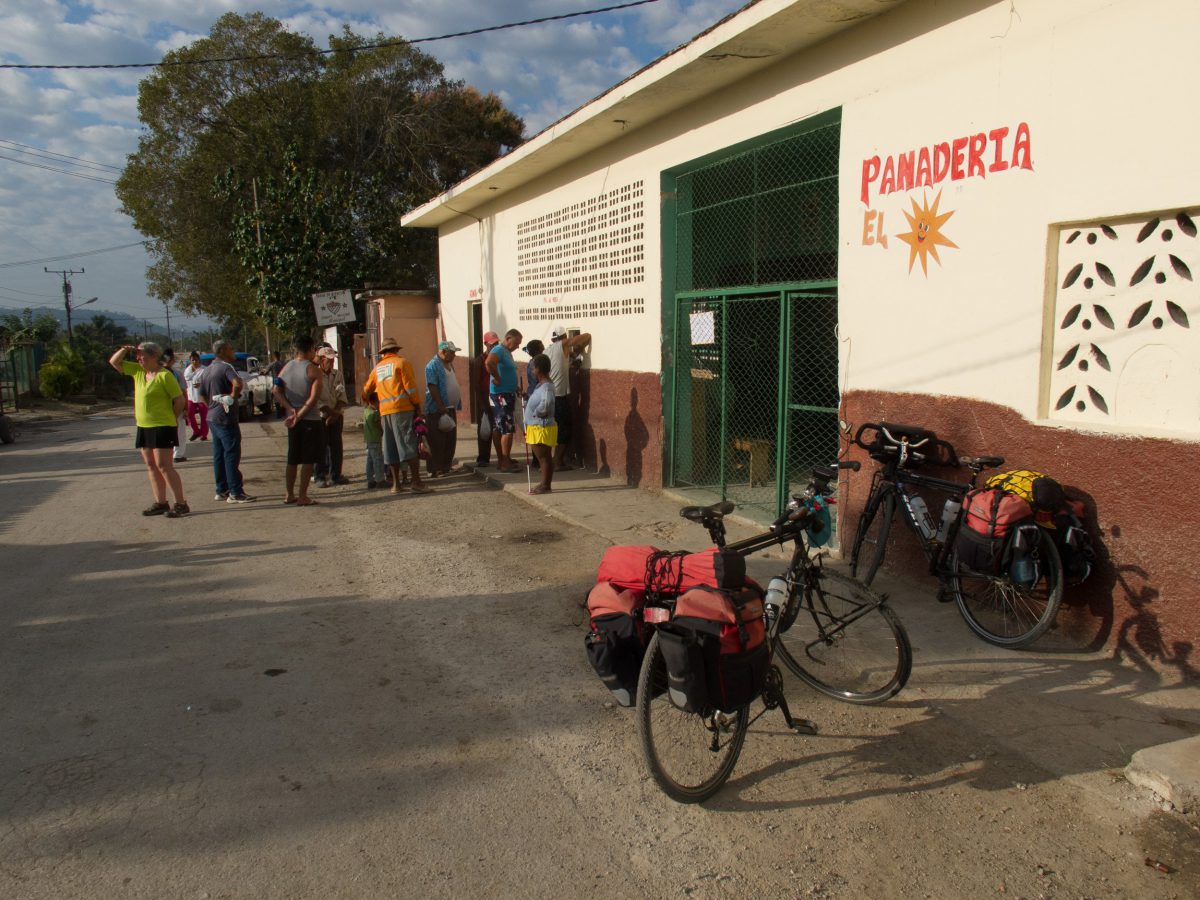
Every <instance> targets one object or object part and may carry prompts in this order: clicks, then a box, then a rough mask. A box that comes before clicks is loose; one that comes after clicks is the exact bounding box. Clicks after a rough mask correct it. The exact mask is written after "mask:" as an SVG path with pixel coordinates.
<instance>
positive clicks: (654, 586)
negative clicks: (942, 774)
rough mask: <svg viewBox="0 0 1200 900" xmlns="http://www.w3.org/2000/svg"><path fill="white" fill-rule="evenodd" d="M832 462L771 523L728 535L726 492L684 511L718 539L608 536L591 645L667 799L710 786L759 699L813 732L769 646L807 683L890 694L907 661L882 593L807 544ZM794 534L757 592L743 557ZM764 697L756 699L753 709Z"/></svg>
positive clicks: (696, 794)
mask: <svg viewBox="0 0 1200 900" xmlns="http://www.w3.org/2000/svg"><path fill="white" fill-rule="evenodd" d="M838 467H839V468H848V469H857V468H858V467H859V464H858V463H856V462H843V463H839V464H838ZM836 475H837V472H836V470H835V468H833V467H825V468H820V469H817V470H815V471H814V472H813V479H812V481H811V482H810V484H809V485H808V488H807V489H806V490H805V491H804V493H802V494H797V495H794V496H793V497H792V500H791V502H790V503H789V504H788V507H787V509H786V510H785V511H784V513H783V515H781V516H780V517H779V518H778V519H777V520H776V521H775V523H774V524H773V525H772V526H771V528H770V530H768V531H766V532H764V533H762V534H759V535H756V536H754V537H751V538H747V539H746V540H743V541H739V542H737V543H734V544H729V545H726V543H725V525H724V517H725V516H727V515H728V514H729V513H731V512H732V511H733V509H734V505H733V504H732V503H730V502H728V501H726V502H722V503H717V504H713V505H712V506H689V507H685V508H683V509H682V510H680V515H682V516H683V517H684V518H687V519H689V520H691V521H694V522H697V523H699V524H701V525H704V526H705V527H706V528H707V529H708V531H709V534H710V536H711V537H712V539H713V543H714V544H715V546H714V547H713V548H712V549H710V550H707V551H704V552H702V553H688V552H678V553H673V552H668V551H661V550H658V549H656V548H654V547H613V548H611V549H610V550H609V551H607V552H606V553H605V556H604V559H603V560H602V561H601V564H600V571H599V573H598V579H597V584H596V586H595V587H594V588H593V589H592V591H591V593H590V594H589V597H588V609H589V613H590V617H591V629H590V631H589V633H588V636H587V649H588V656H589V658H590V660H591V663H592V665H593V667H594V668H595V669H596V672H597V674H599V675H600V677H601V680H602V681H604V683H605V685H606V686H607V687H609V689H610V690H611V691H612V692H613V696H614V697H615V698H616V699H617V701H618V702H619V703H621V705H623V706H636V708H637V728H638V737H639V740H640V743H641V746H642V751H643V754H644V756H645V759H646V763H647V765H648V767H649V769H650V772H651V774H652V776H653V777H654V780H655V782H656V783H657V784H658V785H659V787H661V788H662V790H663V791H664V792H665V793H666V794H667V795H668V796H670V797H672V798H674V799H675V800H679V801H681V802H688V803H696V802H700V801H702V800H705V799H707V798H708V797H710V796H712V795H713V794H714V793H715V792H716V791H717V790H718V789H719V788H720V787H721V785H722V784H724V783H725V781H726V779H728V778H729V775H730V773H731V772H732V771H733V767H734V766H735V765H736V763H737V759H738V755H739V754H740V753H741V749H742V744H743V742H744V741H745V737H746V731H747V730H748V729H749V727H750V725H751V724H752V722H753V721H757V719H758V718H759V717H760V716H762V715H763V714H764V713H765V712H766V711H767V710H770V709H779V710H780V711H781V712H782V713H783V716H784V719H785V720H786V721H787V724H788V726H789V728H791V729H793V730H794V731H796V732H798V733H802V734H813V733H815V732H816V726H815V725H814V724H813V723H812V722H811V721H809V720H807V719H800V718H796V717H793V716H792V714H791V710H790V709H789V708H788V704H787V700H786V698H785V697H784V693H783V676H782V674H781V672H780V669H779V667H778V666H776V665H775V660H776V659H777V658H778V659H781V660H782V661H783V662H784V664H785V665H786V666H787V667H788V668H789V669H790V670H791V671H792V672H794V673H795V674H796V675H797V676H798V677H799V678H801V679H802V680H804V681H805V682H806V683H808V684H809V685H811V686H812V687H814V688H816V689H817V690H820V691H822V692H823V693H826V694H828V695H829V696H832V697H835V698H837V699H839V700H843V701H847V702H852V703H874V702H879V701H881V700H884V699H887V698H888V697H891V696H893V695H894V694H895V693H896V692H897V691H899V690H900V689H901V688H902V687H903V686H904V683H905V682H906V681H907V679H908V676H909V673H910V672H911V671H912V649H911V646H910V644H909V641H908V636H907V635H906V634H905V632H904V628H903V626H902V625H901V624H900V621H899V619H897V618H896V615H895V614H894V613H893V612H892V611H891V609H890V608H889V607H888V606H887V604H886V598H884V597H879V596H877V595H874V594H873V593H871V592H870V591H869V590H867V589H865V588H864V587H862V586H861V585H858V584H856V583H854V582H853V581H851V580H850V579H848V578H846V577H845V576H842V575H839V574H837V573H836V572H833V571H831V570H827V569H825V568H824V567H823V566H822V564H821V556H820V554H813V553H811V552H810V550H811V549H814V548H815V546H817V545H820V544H823V543H824V542H825V541H826V540H828V538H829V536H830V533H831V532H832V524H831V521H830V517H829V513H828V510H827V507H828V506H829V505H830V504H832V503H833V502H834V501H833V500H832V498H830V497H829V496H828V493H829V485H830V483H831V482H832V481H834V480H835V478H836ZM788 541H790V542H792V543H793V547H794V549H793V553H792V558H791V562H790V563H789V565H788V567H787V569H786V570H785V571H784V572H783V573H782V574H781V575H780V576H779V577H777V578H772V579H771V581H770V582H769V584H768V586H767V589H766V591H765V592H764V591H763V589H762V588H761V587H759V585H758V584H756V583H755V582H754V581H753V580H751V579H749V578H747V577H746V562H745V558H746V557H747V556H748V555H750V554H752V553H755V552H758V551H760V550H764V549H766V548H768V547H771V546H773V545H776V544H778V545H780V546H782V545H783V544H784V543H786V542H788ZM759 698H761V700H762V704H763V709H762V711H760V712H759V713H758V714H757V715H756V716H755V717H754V719H751V718H750V705H751V703H752V702H753V701H755V700H757V699H759Z"/></svg>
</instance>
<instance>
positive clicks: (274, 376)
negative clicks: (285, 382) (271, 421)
mask: <svg viewBox="0 0 1200 900" xmlns="http://www.w3.org/2000/svg"><path fill="white" fill-rule="evenodd" d="M271 357H272V359H271V364H270V365H269V366H267V374H268V375H270V376H271V384H272V386H274V384H275V382H276V381H277V380H278V379H279V373H280V372H282V371H283V367H284V366H285V365H287V364H286V363H285V362H284V361H283V360H282V359H280V357H279V351H278V350H276V351H275V352H274V353H272V354H271ZM284 415H285V413H284V411H283V407H282V406H280V405H279V404H278V403H276V404H275V418H277V419H282V418H283V417H284Z"/></svg>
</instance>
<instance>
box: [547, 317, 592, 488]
mask: <svg viewBox="0 0 1200 900" xmlns="http://www.w3.org/2000/svg"><path fill="white" fill-rule="evenodd" d="M591 342H592V336H591V335H590V334H577V335H575V337H568V336H567V329H566V327H565V326H562V325H555V326H554V329H553V330H552V331H551V332H550V347H549V348H548V349H547V350H546V356H548V357H549V358H550V381H551V382H552V383H553V384H554V418H555V422H556V423H557V425H558V445H557V446H556V447H555V448H554V468H555V469H557V470H558V471H560V472H567V471H570V470H571V469H573V468H574V466H571V465H569V464H568V463H567V461H566V458H565V457H566V453H567V447H568V446H569V445H570V443H571V435H572V431H573V428H574V424H575V423H574V421H573V419H574V417H573V416H572V414H571V356H572V354H574V353H577V352H582V351H583V349H584V348H585V347H587V346H588V345H589V344H591Z"/></svg>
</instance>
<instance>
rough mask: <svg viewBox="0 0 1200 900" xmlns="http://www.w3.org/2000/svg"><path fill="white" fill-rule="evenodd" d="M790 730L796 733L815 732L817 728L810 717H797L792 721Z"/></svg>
mask: <svg viewBox="0 0 1200 900" xmlns="http://www.w3.org/2000/svg"><path fill="white" fill-rule="evenodd" d="M792 730H793V731H795V732H796V733H797V734H816V733H817V730H818V729H817V723H816V722H814V721H813V720H812V719H797V720H796V721H795V722H793V723H792Z"/></svg>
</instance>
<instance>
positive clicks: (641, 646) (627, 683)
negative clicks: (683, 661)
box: [584, 581, 646, 706]
mask: <svg viewBox="0 0 1200 900" xmlns="http://www.w3.org/2000/svg"><path fill="white" fill-rule="evenodd" d="M645 603H646V594H645V592H643V591H640V590H633V589H630V588H621V587H617V586H616V585H613V584H610V583H608V582H607V581H602V582H600V583H599V584H597V585H596V586H595V587H593V588H592V589H591V591H590V592H589V593H588V599H587V607H588V617H589V619H590V626H591V627H590V628H589V629H588V633H587V635H586V636H585V637H584V646H585V647H586V648H587V655H588V662H590V663H591V664H592V668H593V669H595V670H596V674H597V675H599V676H600V680H601V681H602V682H604V686H605V687H606V688H608V689H609V690H610V691H612V694H613V698H614V699H615V700H616V701H617V703H619V704H620V705H621V706H633V702H634V699H635V698H636V697H637V682H638V673H639V672H640V671H641V668H642V657H643V656H644V655H645V653H646V640H645V637H646V636H645V631H644V626H643V624H642V607H643V606H644V605H645Z"/></svg>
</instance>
